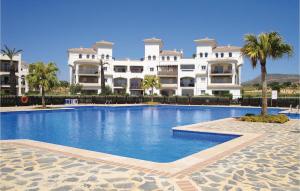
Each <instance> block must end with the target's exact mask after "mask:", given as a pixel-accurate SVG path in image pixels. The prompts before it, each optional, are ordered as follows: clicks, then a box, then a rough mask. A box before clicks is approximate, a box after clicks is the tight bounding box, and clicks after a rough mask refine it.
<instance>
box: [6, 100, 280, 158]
mask: <svg viewBox="0 0 300 191" xmlns="http://www.w3.org/2000/svg"><path fill="white" fill-rule="evenodd" d="M279 111H281V110H279V109H269V112H270V113H273V114H275V113H278V112H279ZM259 112H260V110H259V108H238V107H237V108H234V107H208V106H128V107H127V106H126V107H124V106H121V107H97V106H95V107H93V106H88V107H74V109H68V110H52V111H31V112H7V113H3V112H2V113H1V115H0V119H1V139H2V140H4V139H32V140H37V141H43V142H48V143H54V144H60V145H65V146H71V147H76V148H81V149H87V150H92V151H99V152H104V153H109V154H114V155H119V156H125V157H131V158H136V159H142V160H148V161H153V162H171V161H175V160H178V159H180V158H183V157H186V156H188V155H191V154H193V153H196V152H199V151H201V150H204V149H207V148H210V147H213V146H215V145H218V144H220V143H223V142H225V141H228V140H231V139H234V138H236V137H238V136H237V135H224V134H213V133H190V132H178V131H175V132H173V131H172V127H176V126H182V125H187V124H193V123H199V122H204V121H211V120H216V119H222V118H227V117H234V116H240V115H244V114H246V113H259Z"/></svg>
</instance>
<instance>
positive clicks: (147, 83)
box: [142, 75, 161, 102]
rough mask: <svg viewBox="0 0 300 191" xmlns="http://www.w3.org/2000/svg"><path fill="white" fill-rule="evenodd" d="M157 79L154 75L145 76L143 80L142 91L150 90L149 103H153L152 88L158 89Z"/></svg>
mask: <svg viewBox="0 0 300 191" xmlns="http://www.w3.org/2000/svg"><path fill="white" fill-rule="evenodd" d="M160 86H161V84H160V82H159V78H158V77H156V76H154V75H146V76H145V78H144V80H143V86H142V87H143V89H144V90H147V89H151V101H152V102H153V93H154V88H160Z"/></svg>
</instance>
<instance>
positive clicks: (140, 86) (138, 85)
mask: <svg viewBox="0 0 300 191" xmlns="http://www.w3.org/2000/svg"><path fill="white" fill-rule="evenodd" d="M130 89H136V90H139V89H142V84H130Z"/></svg>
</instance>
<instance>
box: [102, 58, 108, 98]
mask: <svg viewBox="0 0 300 191" xmlns="http://www.w3.org/2000/svg"><path fill="white" fill-rule="evenodd" d="M106 64H108V63H107V62H104V61H103V60H102V59H100V70H101V71H100V84H101V93H102V92H105V89H106V88H105V76H104V65H106Z"/></svg>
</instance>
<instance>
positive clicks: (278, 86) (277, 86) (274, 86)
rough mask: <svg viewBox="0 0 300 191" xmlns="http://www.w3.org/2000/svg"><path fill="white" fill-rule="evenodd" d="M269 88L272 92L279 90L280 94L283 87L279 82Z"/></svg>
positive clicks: (271, 84) (273, 83)
mask: <svg viewBox="0 0 300 191" xmlns="http://www.w3.org/2000/svg"><path fill="white" fill-rule="evenodd" d="M269 87H270V88H271V89H272V90H277V91H278V92H280V89H281V88H282V86H281V85H280V84H279V82H272V83H270V84H269Z"/></svg>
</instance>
